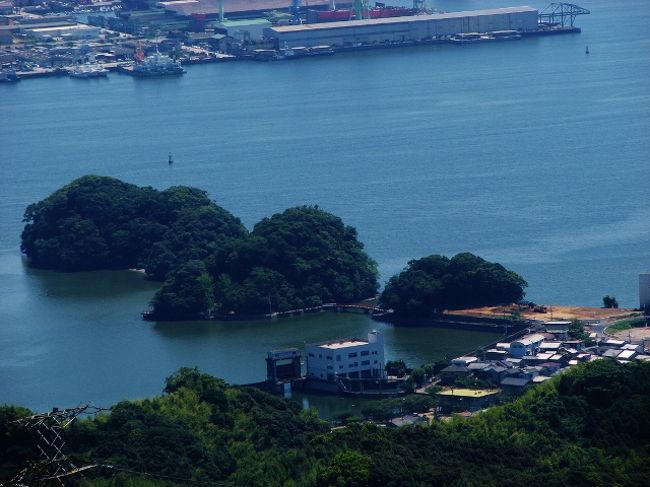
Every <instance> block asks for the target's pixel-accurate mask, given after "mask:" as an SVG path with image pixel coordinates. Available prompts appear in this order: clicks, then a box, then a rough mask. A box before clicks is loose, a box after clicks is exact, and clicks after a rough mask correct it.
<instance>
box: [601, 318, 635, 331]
mask: <svg viewBox="0 0 650 487" xmlns="http://www.w3.org/2000/svg"><path fill="white" fill-rule="evenodd" d="M642 326H645V318H644V317H643V316H638V317H636V318H629V319H627V320H622V321H617V322H616V323H614V324H613V325H611V326H608V327H607V329H606V330H605V331H606V332H607V333H616V332H617V331H624V330H630V329H631V328H640V327H642Z"/></svg>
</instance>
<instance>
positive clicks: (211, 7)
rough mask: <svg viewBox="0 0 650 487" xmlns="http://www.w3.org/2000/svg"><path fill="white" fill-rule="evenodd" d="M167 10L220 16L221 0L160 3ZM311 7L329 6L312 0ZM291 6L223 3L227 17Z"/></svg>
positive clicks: (281, 1) (265, 0) (269, 1)
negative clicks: (233, 14) (239, 13)
mask: <svg viewBox="0 0 650 487" xmlns="http://www.w3.org/2000/svg"><path fill="white" fill-rule="evenodd" d="M157 5H159V6H161V7H163V8H164V9H165V10H169V11H172V12H175V13H176V14H178V15H183V16H189V15H192V14H206V15H210V14H218V13H219V0H179V1H171V2H165V1H163V2H158V4H157ZM309 5H310V6H312V7H313V6H317V5H323V6H324V5H327V0H310V2H309ZM290 6H291V0H228V1H224V2H223V10H224V13H225V14H226V15H228V14H231V13H233V12H256V11H263V10H277V9H286V8H289V7H290Z"/></svg>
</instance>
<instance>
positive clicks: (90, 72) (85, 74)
mask: <svg viewBox="0 0 650 487" xmlns="http://www.w3.org/2000/svg"><path fill="white" fill-rule="evenodd" d="M68 74H69V75H70V77H71V78H79V79H90V78H104V77H106V76H107V75H108V69H105V68H104V67H103V66H101V65H99V64H82V65H81V66H77V67H76V68H74V69H72V70H70V71H69V72H68Z"/></svg>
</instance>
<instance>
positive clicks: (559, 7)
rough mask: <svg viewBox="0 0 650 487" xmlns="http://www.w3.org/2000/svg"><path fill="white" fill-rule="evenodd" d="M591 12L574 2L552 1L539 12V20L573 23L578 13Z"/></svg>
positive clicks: (554, 22) (542, 22)
mask: <svg viewBox="0 0 650 487" xmlns="http://www.w3.org/2000/svg"><path fill="white" fill-rule="evenodd" d="M590 13H591V12H590V11H589V10H588V9H586V8H582V7H580V6H578V5H575V4H573V3H552V4H550V5H549V6H548V7H546V8H545V9H544V10H542V11H541V12H540V13H539V22H540V23H541V24H560V25H561V26H562V27H564V26H565V25H567V24H568V25H570V26H571V27H573V24H574V22H575V20H576V17H577V16H578V15H587V14H590Z"/></svg>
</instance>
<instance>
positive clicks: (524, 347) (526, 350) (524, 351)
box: [510, 333, 544, 358]
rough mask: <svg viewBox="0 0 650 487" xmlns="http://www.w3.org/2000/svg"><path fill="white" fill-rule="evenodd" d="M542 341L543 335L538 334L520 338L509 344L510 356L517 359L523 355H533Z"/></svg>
mask: <svg viewBox="0 0 650 487" xmlns="http://www.w3.org/2000/svg"><path fill="white" fill-rule="evenodd" d="M543 341H544V335H540V334H539V333H535V334H532V335H526V336H524V337H521V338H519V339H518V340H514V341H513V342H512V343H511V344H510V355H512V356H514V357H518V358H521V357H523V356H525V355H535V354H536V353H537V351H538V349H539V345H540V343H542V342H543Z"/></svg>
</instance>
